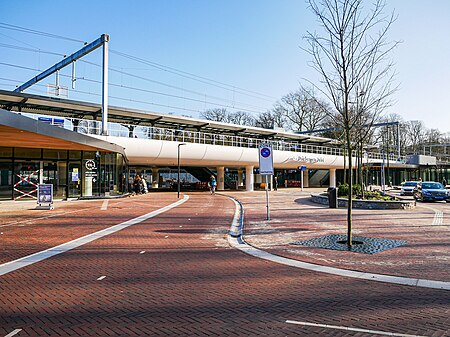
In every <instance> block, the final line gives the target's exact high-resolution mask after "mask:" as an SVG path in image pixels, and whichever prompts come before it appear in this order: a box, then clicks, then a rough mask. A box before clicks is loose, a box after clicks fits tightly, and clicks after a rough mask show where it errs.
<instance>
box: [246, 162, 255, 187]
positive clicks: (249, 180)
mask: <svg viewBox="0 0 450 337" xmlns="http://www.w3.org/2000/svg"><path fill="white" fill-rule="evenodd" d="M253 179H254V176H253V166H246V167H245V190H246V191H247V192H251V191H253Z"/></svg>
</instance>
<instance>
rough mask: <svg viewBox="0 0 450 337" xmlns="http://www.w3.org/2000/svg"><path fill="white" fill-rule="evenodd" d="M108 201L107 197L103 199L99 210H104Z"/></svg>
mask: <svg viewBox="0 0 450 337" xmlns="http://www.w3.org/2000/svg"><path fill="white" fill-rule="evenodd" d="M108 203H109V200H108V199H106V200H104V201H103V204H102V207H101V208H100V210H101V211H106V210H107V209H108Z"/></svg>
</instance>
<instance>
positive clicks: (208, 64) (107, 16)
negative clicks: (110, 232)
mask: <svg viewBox="0 0 450 337" xmlns="http://www.w3.org/2000/svg"><path fill="white" fill-rule="evenodd" d="M367 3H368V4H369V3H371V1H367ZM387 9H388V10H389V11H390V10H393V9H395V11H396V13H397V14H398V20H397V22H396V23H395V24H394V26H393V28H392V30H391V32H390V37H391V39H393V40H402V41H403V43H402V44H401V45H400V46H399V47H398V49H397V50H396V51H395V52H394V53H393V55H392V56H393V58H394V61H395V62H396V70H397V72H398V77H397V80H398V82H399V84H400V90H399V92H398V93H397V94H396V95H395V99H396V102H397V103H396V104H395V106H393V107H392V108H391V109H390V110H389V111H388V112H387V113H393V112H395V113H398V114H400V115H401V116H403V118H404V119H405V120H423V121H424V122H425V125H426V126H427V127H429V128H438V129H440V131H442V132H449V131H450V111H449V110H450V109H449V96H450V37H449V36H450V35H449V33H448V32H450V20H449V19H448V18H449V17H450V1H447V0H430V1H421V0H408V1H407V0H397V1H394V0H392V1H388V7H387ZM0 22H2V23H7V24H11V25H17V26H20V27H26V28H29V29H34V30H37V31H44V32H48V33H53V34H57V35H61V36H65V37H71V38H74V39H77V40H82V41H87V42H91V41H93V40H95V39H96V38H98V37H99V36H100V35H101V34H102V33H107V34H110V36H111V43H110V48H111V50H112V51H116V52H121V53H126V54H129V55H133V56H136V57H139V58H142V59H145V60H148V61H151V62H155V63H158V64H161V65H164V66H168V67H172V68H175V69H178V70H182V71H184V72H188V73H190V74H194V75H197V76H202V77H205V78H208V79H213V80H215V81H218V82H220V84H219V83H216V82H215V83H214V84H215V85H214V86H212V85H209V84H205V83H202V82H199V81H193V80H191V79H189V78H187V77H186V76H185V77H181V76H178V75H175V74H173V73H170V72H168V71H165V70H161V69H158V68H155V67H153V66H150V65H148V64H142V63H137V62H135V61H132V60H130V59H128V58H124V57H121V56H119V55H117V54H114V53H111V55H110V66H111V68H114V69H115V71H112V72H110V80H111V83H113V84H114V86H112V87H110V94H111V96H112V98H111V99H110V104H112V105H118V106H130V107H135V108H139V109H144V110H150V111H158V112H163V113H176V114H184V115H190V116H193V117H197V116H198V112H199V111H202V110H204V109H207V108H211V107H214V106H221V107H228V109H229V110H230V111H233V108H234V109H237V110H247V111H248V112H251V113H256V112H257V111H265V110H267V109H270V108H271V107H272V105H273V103H274V102H275V101H276V100H277V99H279V98H281V97H282V96H283V95H285V94H286V93H288V92H290V91H294V90H296V89H297V88H298V86H299V82H300V80H301V78H303V77H305V78H308V79H310V80H312V81H316V80H317V78H318V75H317V73H315V72H314V70H312V69H311V68H310V67H309V66H308V62H309V61H310V57H309V56H308V55H307V54H306V53H305V52H304V51H302V50H301V49H300V46H306V44H305V41H304V40H303V39H302V36H303V35H304V34H305V33H306V31H307V30H316V29H318V26H317V23H316V21H315V18H314V17H313V16H312V14H311V13H310V12H309V10H308V9H307V5H306V3H305V2H304V1H302V0H297V1H295V0H277V1H276V0H271V1H269V0H245V1H244V0H241V1H237V0H208V1H206V0H191V1H189V0H184V1H183V0H165V1H163V0H160V1H155V0H149V1H84V0H78V1H76V2H69V1H65V2H63V1H60V2H57V3H55V2H54V1H47V0H42V1H31V0H23V1H8V0H2V1H0ZM2 44H3V47H1V46H2ZM4 45H9V46H16V47H17V46H18V47H23V48H30V49H40V50H42V51H43V52H33V51H24V50H19V49H12V48H11V47H9V48H5V47H4ZM81 47H82V43H80V42H73V41H67V40H63V39H53V38H47V37H43V36H39V35H33V34H27V33H22V32H18V31H14V30H9V29H2V28H0V63H3V64H0V88H1V89H6V90H12V89H13V88H14V87H15V85H17V84H20V83H22V82H25V81H26V80H28V79H29V78H31V77H33V76H35V75H36V74H37V71H34V70H25V69H19V68H17V67H11V66H7V65H4V64H5V63H6V64H10V65H11V64H13V65H16V66H17V65H19V66H22V67H28V68H32V69H40V70H44V69H46V68H47V67H49V66H51V65H53V64H54V63H56V62H57V61H59V60H60V59H61V56H57V55H48V54H46V53H44V51H51V52H57V53H61V54H70V53H72V52H74V51H76V50H78V49H79V48H81ZM84 60H86V61H88V62H92V63H96V64H100V63H101V52H100V51H95V52H94V53H92V54H90V55H88V56H87V57H86V58H85V59H84ZM120 72H122V73H120ZM62 74H63V75H66V76H68V75H69V74H70V69H69V68H67V69H66V70H64V71H62ZM127 74H134V75H137V76H139V77H140V78H137V77H136V76H135V77H131V76H128V75H127ZM185 75H186V74H185ZM77 77H80V79H79V80H78V81H77V88H76V90H77V91H78V92H72V91H70V92H69V98H72V99H79V100H89V101H93V102H98V103H99V102H100V97H99V96H98V94H99V93H100V85H99V84H98V83H95V82H92V81H99V80H100V79H101V72H100V69H99V68H98V67H97V66H95V65H91V64H88V63H85V62H78V63H77ZM189 77H191V76H190V75H189ZM82 78H85V80H83V79H82ZM141 78H146V80H143V79H141ZM88 80H90V81H88ZM54 81H55V79H54V77H50V78H48V79H46V80H44V81H43V83H42V84H43V85H41V86H36V87H33V88H30V89H28V90H27V91H26V92H30V93H40V94H42V93H43V92H45V91H46V88H45V86H44V85H46V84H47V83H54ZM152 81H153V82H152ZM155 81H156V82H158V83H155ZM61 82H62V83H63V84H65V85H67V86H70V84H69V80H68V77H62V78H61ZM203 82H204V81H203ZM161 83H163V84H161ZM225 84H226V85H225ZM119 86H122V87H119ZM123 86H126V87H133V88H139V89H141V90H140V91H138V90H134V89H126V88H124V87H123ZM219 87H220V88H219ZM224 88H226V89H224ZM241 88H242V89H246V90H249V91H252V92H254V93H250V92H247V91H246V92H244V93H243V92H242V91H241V90H240V89H241ZM142 89H143V90H142ZM255 93H258V94H255ZM259 94H264V95H265V96H262V95H259ZM255 96H256V97H255ZM180 97H181V98H180Z"/></svg>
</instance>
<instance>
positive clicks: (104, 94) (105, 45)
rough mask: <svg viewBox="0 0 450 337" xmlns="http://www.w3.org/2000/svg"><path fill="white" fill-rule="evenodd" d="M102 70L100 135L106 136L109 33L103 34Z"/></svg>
mask: <svg viewBox="0 0 450 337" xmlns="http://www.w3.org/2000/svg"><path fill="white" fill-rule="evenodd" d="M102 39H103V72H102V135H103V136H108V67H109V65H108V43H109V35H108V34H103V35H102Z"/></svg>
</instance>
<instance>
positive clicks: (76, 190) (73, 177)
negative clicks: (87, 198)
mask: <svg viewBox="0 0 450 337" xmlns="http://www.w3.org/2000/svg"><path fill="white" fill-rule="evenodd" d="M68 178H69V179H68V180H69V181H68V185H69V195H68V197H69V198H76V197H79V196H81V162H79V161H76V162H69V177H68Z"/></svg>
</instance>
